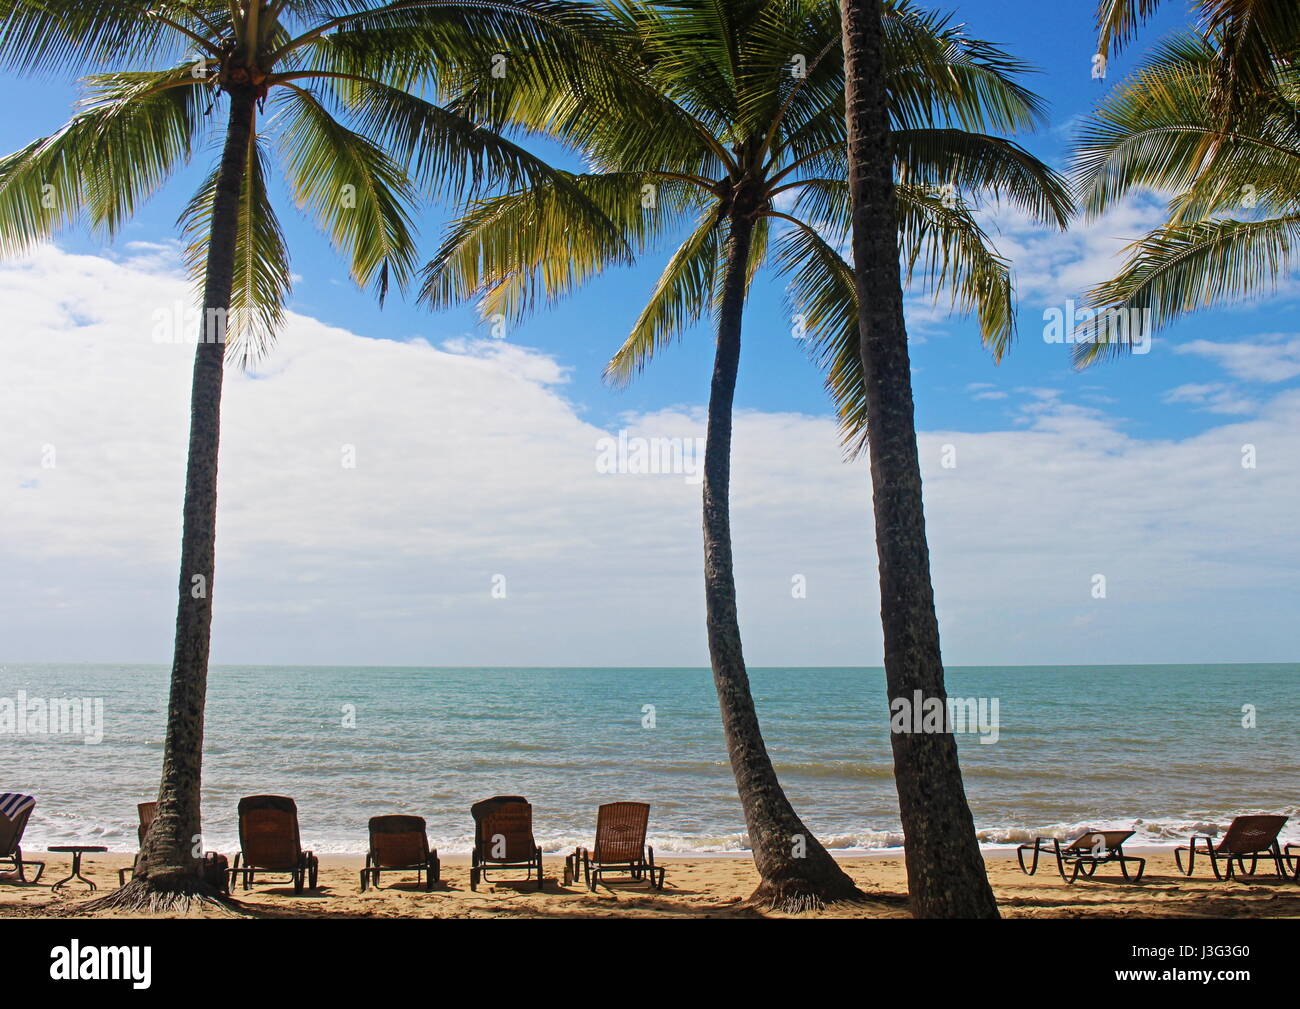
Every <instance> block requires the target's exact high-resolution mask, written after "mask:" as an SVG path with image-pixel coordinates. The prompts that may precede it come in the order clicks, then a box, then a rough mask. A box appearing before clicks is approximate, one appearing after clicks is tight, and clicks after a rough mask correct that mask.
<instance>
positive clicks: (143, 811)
mask: <svg viewBox="0 0 1300 1009" xmlns="http://www.w3.org/2000/svg"><path fill="white" fill-rule="evenodd" d="M135 814H136V816H137V817H138V818H139V821H140V825H139V826H138V827H136V830H135V836H136V838H137V839H138V840H139V842H140V847H141V848H143V847H144V836H145V834H147V833H149V827H150V825H151V824H152V823H153V821H154V817H156V816H157V815H158V803H156V802H140V803H136V807H135ZM139 858H140V856H139V855H138V854H137V855H136V860H137V862H138V861H139ZM135 869H136V867H135V865H129V866H127V867H125V868H123V869H118V870H117V885H118V886H126V876H127V873H131V874H132V875H134V874H135Z"/></svg>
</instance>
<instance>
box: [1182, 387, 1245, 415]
mask: <svg viewBox="0 0 1300 1009" xmlns="http://www.w3.org/2000/svg"><path fill="white" fill-rule="evenodd" d="M1160 401H1161V402H1162V403H1188V404H1190V405H1192V406H1195V407H1197V408H1198V409H1200V410H1206V411H1208V412H1209V413H1228V414H1250V413H1254V412H1255V411H1256V410H1258V409H1259V404H1258V403H1256V402H1255V401H1254V400H1253V399H1250V398H1249V397H1247V396H1243V395H1242V394H1241V393H1240V392H1238V391H1237V389H1236V387H1234V386H1232V385H1228V384H1225V383H1223V382H1188V383H1186V384H1184V385H1180V386H1176V387H1175V388H1173V389H1170V390H1169V391H1168V392H1166V393H1165V394H1164V395H1163V396H1161V397H1160Z"/></svg>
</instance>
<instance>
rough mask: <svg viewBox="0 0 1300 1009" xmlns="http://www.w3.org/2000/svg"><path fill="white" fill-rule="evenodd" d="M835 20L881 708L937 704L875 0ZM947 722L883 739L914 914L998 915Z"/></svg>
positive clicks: (937, 663)
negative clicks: (880, 630) (884, 692)
mask: <svg viewBox="0 0 1300 1009" xmlns="http://www.w3.org/2000/svg"><path fill="white" fill-rule="evenodd" d="M843 17H844V54H845V108H846V112H847V118H848V131H849V133H848V136H849V182H850V190H851V193H852V200H853V259H854V263H855V271H854V273H855V279H856V286H857V293H858V304H859V305H860V314H859V329H860V335H861V351H862V371H863V379H864V385H865V387H866V403H867V418H868V420H867V438H868V448H869V452H870V456H871V482H872V487H873V489H874V490H873V503H874V507H875V519H876V552H877V555H878V557H879V563H880V616H881V621H882V623H883V625H884V639H885V679H886V683H887V689H888V692H889V700H890V704H891V711H892V710H893V703H894V701H895V699H902V700H903V701H904V702H905V703H907V704H912V703H913V700H914V697H915V696H916V692H917V691H919V692H920V696H922V697H923V698H925V699H927V700H929V699H934V700H937V701H938V702H939V703H940V704H944V705H945V710H946V702H947V694H946V692H945V690H944V684H943V661H942V659H941V657H940V653H939V623H938V619H937V618H936V616H935V610H934V588H933V586H932V585H931V581H930V552H929V547H928V546H927V544H926V537H925V514H924V511H923V509H922V503H921V467H920V462H919V460H918V458H917V450H916V419H915V415H914V411H913V407H912V374H911V365H910V362H909V360H908V352H907V330H906V327H905V325H904V321H903V289H902V283H901V281H900V278H899V258H898V224H897V220H898V218H897V211H896V208H895V204H894V201H895V195H894V186H893V171H892V165H893V161H892V158H891V155H890V136H889V119H888V112H887V107H886V95H885V90H884V87H883V83H882V82H883V79H884V78H883V74H884V68H883V48H884V40H883V33H882V30H881V3H880V0H844V4H843ZM948 729H949V726H948V725H947V721H946V718H945V723H944V730H945V731H942V732H932V733H925V732H892V733H891V734H890V740H891V743H892V746H893V751H894V778H895V781H896V783H897V786H898V803H899V810H900V814H901V819H902V824H903V836H904V841H905V845H906V851H905V854H906V862H907V885H908V892H909V894H910V896H911V901H912V913H913V914H915V915H916V916H917V917H923V918H992V917H997V913H998V912H997V905H996V904H995V903H994V900H993V891H992V890H991V889H990V887H989V883H988V876H987V873H986V871H985V868H984V861H983V859H982V858H981V856H980V851H979V844H978V843H977V841H976V838H975V826H974V821H973V820H972V818H971V812H970V806H969V805H968V804H967V802H966V793H965V790H964V789H963V787H962V780H961V768H960V767H959V766H958V763H957V743H956V740H955V739H954V737H953V735H952V733H951V732H950V731H947V730H948Z"/></svg>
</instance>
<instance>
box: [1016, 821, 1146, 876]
mask: <svg viewBox="0 0 1300 1009" xmlns="http://www.w3.org/2000/svg"><path fill="white" fill-rule="evenodd" d="M1132 836H1133V831H1131V830H1085V831H1084V832H1083V833H1082V834H1080V835H1079V836H1078V837H1076V838H1075V839H1074V840H1073V841H1071V842H1070V843H1069V844H1067V845H1065V846H1062V845H1061V842H1060V840H1059V839H1058V838H1055V837H1036V838H1034V841H1033V843H1032V844H1022V845H1021V846H1020V847H1018V848H1017V849H1016V861H1018V862H1019V863H1020V868H1021V870H1022V871H1023V872H1024V873H1025V874H1026V875H1028V876H1032V875H1033V874H1034V873H1035V872H1037V871H1038V856H1039V855H1052V856H1053V857H1055V859H1056V871H1057V872H1059V873H1060V874H1061V878H1062V879H1063V880H1065V881H1066V882H1067V883H1073V882H1074V881H1075V880H1076V879H1078V878H1079V877H1080V876H1083V877H1084V878H1085V879H1091V878H1092V876H1093V873H1095V872H1096V871H1097V866H1099V865H1105V864H1106V863H1107V862H1118V863H1119V871H1120V872H1121V873H1123V874H1124V878H1125V879H1128V878H1129V874H1128V863H1130V862H1136V863H1137V873H1136V875H1134V876H1133V882H1134V883H1137V882H1140V881H1141V879H1142V873H1143V872H1144V871H1145V870H1146V867H1147V861H1146V859H1145V858H1138V857H1137V856H1136V855H1125V854H1124V842H1125V841H1127V840H1128V839H1129V838H1130V837H1132ZM1026 851H1032V852H1033V853H1034V857H1033V860H1032V862H1031V863H1030V864H1029V865H1028V866H1026V865H1025V852H1026ZM1066 870H1069V871H1068V872H1067V871H1066Z"/></svg>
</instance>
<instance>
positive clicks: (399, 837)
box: [361, 813, 442, 893]
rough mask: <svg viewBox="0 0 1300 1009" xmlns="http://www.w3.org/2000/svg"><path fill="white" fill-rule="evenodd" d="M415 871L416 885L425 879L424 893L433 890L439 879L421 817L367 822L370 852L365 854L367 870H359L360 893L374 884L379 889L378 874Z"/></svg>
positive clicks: (395, 816)
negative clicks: (422, 878) (421, 878)
mask: <svg viewBox="0 0 1300 1009" xmlns="http://www.w3.org/2000/svg"><path fill="white" fill-rule="evenodd" d="M411 870H415V881H416V883H419V882H420V877H421V876H422V875H423V877H424V888H425V890H432V889H433V884H434V883H437V882H438V881H439V880H440V879H441V876H442V866H441V863H440V862H439V861H438V852H437V849H430V848H429V836H428V834H426V833H425V827H424V817H422V816H403V815H401V814H397V813H394V814H392V815H390V816H372V817H371V818H370V850H369V851H368V852H367V854H366V867H365V868H364V869H362V870H361V890H362V892H363V893H364V892H365V890H366V887H367V886H368V885H369V884H371V883H373V884H374V885H375V886H376V887H378V886H379V874H380V873H381V872H398V871H404V872H409V871H411Z"/></svg>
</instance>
